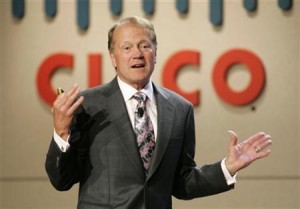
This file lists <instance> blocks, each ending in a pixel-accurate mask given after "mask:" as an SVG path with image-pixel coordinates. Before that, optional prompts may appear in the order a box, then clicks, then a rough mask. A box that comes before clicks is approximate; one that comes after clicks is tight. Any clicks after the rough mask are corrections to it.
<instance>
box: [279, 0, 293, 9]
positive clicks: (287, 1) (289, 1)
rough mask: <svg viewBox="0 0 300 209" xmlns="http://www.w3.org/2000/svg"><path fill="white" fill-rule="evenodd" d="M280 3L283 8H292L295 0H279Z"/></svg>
mask: <svg viewBox="0 0 300 209" xmlns="http://www.w3.org/2000/svg"><path fill="white" fill-rule="evenodd" d="M278 5H279V7H280V8H281V9H283V10H290V9H291V8H292V7H293V0H278Z"/></svg>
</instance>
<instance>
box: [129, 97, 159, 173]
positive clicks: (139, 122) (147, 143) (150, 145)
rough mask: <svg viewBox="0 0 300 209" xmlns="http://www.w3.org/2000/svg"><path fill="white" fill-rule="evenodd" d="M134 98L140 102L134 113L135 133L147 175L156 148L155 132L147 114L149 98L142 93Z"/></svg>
mask: <svg viewBox="0 0 300 209" xmlns="http://www.w3.org/2000/svg"><path fill="white" fill-rule="evenodd" d="M133 98H134V99H136V100H137V101H138V104H137V106H136V110H135V113H134V131H135V134H136V139H137V144H138V149H139V152H140V156H141V159H142V161H143V165H144V168H145V172H146V174H147V173H148V170H149V167H150V163H151V157H152V155H153V152H154V147H155V141H154V137H155V136H154V130H153V125H152V122H151V120H150V117H149V116H148V114H147V112H146V99H147V96H146V95H145V94H144V93H142V92H138V93H136V94H135V95H133Z"/></svg>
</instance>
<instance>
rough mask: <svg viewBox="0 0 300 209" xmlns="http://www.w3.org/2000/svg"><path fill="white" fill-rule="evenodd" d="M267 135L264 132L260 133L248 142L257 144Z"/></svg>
mask: <svg viewBox="0 0 300 209" xmlns="http://www.w3.org/2000/svg"><path fill="white" fill-rule="evenodd" d="M265 135H266V134H265V133H264V132H258V133H257V134H254V135H253V136H251V137H249V138H248V139H247V140H246V142H247V143H249V144H251V145H252V144H253V143H255V142H256V141H257V140H259V139H261V138H262V137H264V136H265Z"/></svg>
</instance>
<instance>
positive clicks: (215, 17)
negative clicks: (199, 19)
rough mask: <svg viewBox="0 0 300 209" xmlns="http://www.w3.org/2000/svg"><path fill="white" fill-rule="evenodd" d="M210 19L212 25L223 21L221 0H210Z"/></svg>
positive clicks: (220, 23)
mask: <svg viewBox="0 0 300 209" xmlns="http://www.w3.org/2000/svg"><path fill="white" fill-rule="evenodd" d="M209 3H210V5H209V6H210V16H209V18H210V21H211V23H212V24H213V25H214V26H220V25H222V23H223V0H210V2H209Z"/></svg>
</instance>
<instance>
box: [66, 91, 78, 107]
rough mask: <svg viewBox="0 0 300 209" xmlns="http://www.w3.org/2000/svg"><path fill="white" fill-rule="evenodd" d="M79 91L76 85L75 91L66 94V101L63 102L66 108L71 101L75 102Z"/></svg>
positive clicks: (70, 104)
mask: <svg viewBox="0 0 300 209" xmlns="http://www.w3.org/2000/svg"><path fill="white" fill-rule="evenodd" d="M79 92H80V89H79V87H77V88H76V89H75V91H73V92H72V94H70V95H68V99H67V101H66V103H65V105H66V106H67V107H68V108H70V107H71V106H72V105H73V103H75V102H76V100H77V98H78V95H79Z"/></svg>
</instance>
